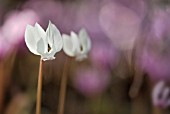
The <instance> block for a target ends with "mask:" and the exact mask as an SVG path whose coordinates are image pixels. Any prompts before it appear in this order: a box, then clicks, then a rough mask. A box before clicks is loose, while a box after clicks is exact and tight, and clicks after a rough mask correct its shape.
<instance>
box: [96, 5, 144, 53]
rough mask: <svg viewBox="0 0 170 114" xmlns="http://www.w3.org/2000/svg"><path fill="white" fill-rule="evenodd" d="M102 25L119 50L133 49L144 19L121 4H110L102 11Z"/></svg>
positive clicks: (100, 18)
mask: <svg viewBox="0 0 170 114" xmlns="http://www.w3.org/2000/svg"><path fill="white" fill-rule="evenodd" d="M99 20H100V25H101V27H102V28H103V31H104V32H105V34H106V35H107V36H108V37H109V38H110V39H111V41H112V43H113V44H114V45H115V46H116V47H117V48H119V49H125V50H128V49H132V48H133V46H134V43H135V40H136V39H137V37H138V35H139V31H140V26H141V21H142V17H141V16H139V15H137V13H136V12H135V11H134V10H132V9H131V8H128V7H126V6H124V5H122V4H120V3H116V2H110V3H107V4H105V5H104V6H103V7H102V9H101V10H100V17H99Z"/></svg>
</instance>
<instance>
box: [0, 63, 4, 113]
mask: <svg viewBox="0 0 170 114" xmlns="http://www.w3.org/2000/svg"><path fill="white" fill-rule="evenodd" d="M3 68H4V67H3V62H0V113H2V112H3V101H4V100H3V99H4V69H3Z"/></svg>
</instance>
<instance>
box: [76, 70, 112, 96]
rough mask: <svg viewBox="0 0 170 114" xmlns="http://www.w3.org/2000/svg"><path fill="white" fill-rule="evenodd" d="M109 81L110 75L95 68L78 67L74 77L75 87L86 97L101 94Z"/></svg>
mask: <svg viewBox="0 0 170 114" xmlns="http://www.w3.org/2000/svg"><path fill="white" fill-rule="evenodd" d="M109 83H110V75H108V73H107V72H105V71H98V70H95V69H79V70H78V71H77V74H76V76H75V78H74V85H75V88H76V89H77V90H78V91H80V92H81V93H82V94H83V95H85V96H88V97H93V96H96V95H100V94H102V92H104V91H105V90H106V88H107V86H108V85H109Z"/></svg>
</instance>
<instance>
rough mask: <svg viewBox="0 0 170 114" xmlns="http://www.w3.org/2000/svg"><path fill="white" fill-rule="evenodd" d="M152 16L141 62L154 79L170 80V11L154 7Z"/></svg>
mask: <svg viewBox="0 0 170 114" xmlns="http://www.w3.org/2000/svg"><path fill="white" fill-rule="evenodd" d="M150 18H151V20H150V22H149V23H147V24H149V26H148V27H149V31H147V32H148V33H144V34H146V41H145V42H146V43H145V45H144V49H143V51H142V53H141V61H140V64H141V65H142V67H143V69H144V71H145V72H147V73H148V74H149V76H150V78H151V79H152V80H168V81H170V77H169V75H170V70H169V68H170V51H169V49H170V42H169V41H170V39H169V36H170V22H169V20H170V13H169V12H167V11H166V10H162V9H154V11H153V12H152V13H151V16H150Z"/></svg>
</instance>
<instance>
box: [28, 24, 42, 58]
mask: <svg viewBox="0 0 170 114" xmlns="http://www.w3.org/2000/svg"><path fill="white" fill-rule="evenodd" d="M39 40H40V37H38V35H37V33H36V31H35V29H34V27H32V26H30V25H27V27H26V31H25V43H26V45H27V47H28V49H29V50H30V51H31V52H32V53H34V54H35V55H40V54H39V53H38V52H37V42H38V41H39Z"/></svg>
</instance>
